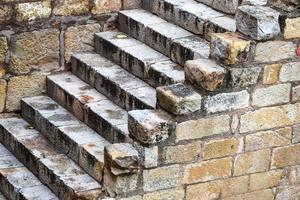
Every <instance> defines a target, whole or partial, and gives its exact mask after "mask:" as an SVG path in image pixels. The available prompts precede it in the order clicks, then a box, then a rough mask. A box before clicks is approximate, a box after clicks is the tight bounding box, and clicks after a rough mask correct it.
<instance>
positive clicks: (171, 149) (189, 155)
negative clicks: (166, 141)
mask: <svg viewBox="0 0 300 200" xmlns="http://www.w3.org/2000/svg"><path fill="white" fill-rule="evenodd" d="M200 151H201V143H200V142H193V143H189V144H185V145H177V146H165V147H164V148H163V161H164V163H166V164H172V163H184V162H192V161H195V160H197V159H198V158H199V157H200Z"/></svg>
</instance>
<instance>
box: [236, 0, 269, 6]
mask: <svg viewBox="0 0 300 200" xmlns="http://www.w3.org/2000/svg"><path fill="white" fill-rule="evenodd" d="M267 3H268V1H267V0H242V3H241V4H242V5H251V6H264V5H266V4H267Z"/></svg>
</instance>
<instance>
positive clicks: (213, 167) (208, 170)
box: [183, 158, 232, 184]
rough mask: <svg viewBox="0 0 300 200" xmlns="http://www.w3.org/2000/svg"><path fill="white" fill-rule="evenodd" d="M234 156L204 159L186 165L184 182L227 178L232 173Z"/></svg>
mask: <svg viewBox="0 0 300 200" xmlns="http://www.w3.org/2000/svg"><path fill="white" fill-rule="evenodd" d="M231 167H232V158H223V159H216V160H209V161H202V162H200V163H194V164H190V165H187V166H185V169H184V180H183V181H184V183H188V184H190V183H197V182H204V181H211V180H215V179H219V178H227V177H229V176H230V174H231Z"/></svg>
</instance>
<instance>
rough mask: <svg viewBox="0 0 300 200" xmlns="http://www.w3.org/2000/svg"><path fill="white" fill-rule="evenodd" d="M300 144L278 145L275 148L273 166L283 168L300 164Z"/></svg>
mask: <svg viewBox="0 0 300 200" xmlns="http://www.w3.org/2000/svg"><path fill="white" fill-rule="evenodd" d="M299 151H300V144H295V145H290V146H285V147H278V148H276V149H274V150H273V155H272V168H282V167H287V166H293V165H299V164H300V157H299Z"/></svg>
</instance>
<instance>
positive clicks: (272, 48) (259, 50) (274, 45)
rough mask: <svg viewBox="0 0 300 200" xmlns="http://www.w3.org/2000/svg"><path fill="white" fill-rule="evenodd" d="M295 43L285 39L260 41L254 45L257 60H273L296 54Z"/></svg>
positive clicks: (291, 56)
mask: <svg viewBox="0 0 300 200" xmlns="http://www.w3.org/2000/svg"><path fill="white" fill-rule="evenodd" d="M295 49H296V44H293V43H292V42H287V41H268V42H260V43H258V44H257V45H256V51H255V60H256V61H257V62H275V61H279V60H283V59H289V58H293V57H295V56H296V53H295V52H296V51H295Z"/></svg>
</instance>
